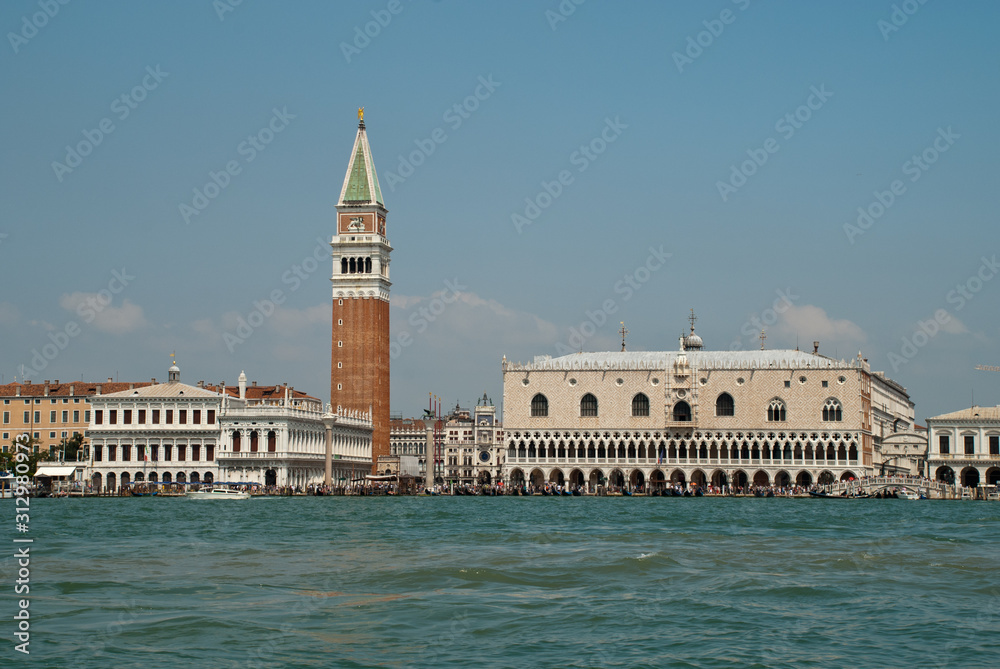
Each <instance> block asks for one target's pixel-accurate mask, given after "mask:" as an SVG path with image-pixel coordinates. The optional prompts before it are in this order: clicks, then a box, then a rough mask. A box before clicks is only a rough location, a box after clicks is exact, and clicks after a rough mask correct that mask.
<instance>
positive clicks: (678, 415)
mask: <svg viewBox="0 0 1000 669" xmlns="http://www.w3.org/2000/svg"><path fill="white" fill-rule="evenodd" d="M674 420H675V421H678V422H687V421H689V420H691V405H690V404H688V403H687V402H678V403H677V404H675V405H674Z"/></svg>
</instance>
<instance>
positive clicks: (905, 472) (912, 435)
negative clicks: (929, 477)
mask: <svg viewBox="0 0 1000 669" xmlns="http://www.w3.org/2000/svg"><path fill="white" fill-rule="evenodd" d="M873 464H874V466H875V472H876V473H877V474H885V475H888V476H892V475H901V476H923V475H924V472H925V471H926V470H927V428H925V427H921V426H920V425H914V426H913V427H912V429H908V430H902V431H899V432H893V433H892V434H886V435H884V436H882V438H881V439H878V440H875V441H874V462H873Z"/></svg>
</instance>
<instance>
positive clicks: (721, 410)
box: [715, 393, 736, 416]
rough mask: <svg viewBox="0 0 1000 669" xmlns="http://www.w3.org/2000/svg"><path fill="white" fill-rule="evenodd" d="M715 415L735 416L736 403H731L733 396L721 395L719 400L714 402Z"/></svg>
mask: <svg viewBox="0 0 1000 669" xmlns="http://www.w3.org/2000/svg"><path fill="white" fill-rule="evenodd" d="M715 415H716V416H735V415H736V403H735V402H733V396H732V395H730V394H729V393H722V394H721V395H719V398H718V399H717V400H715Z"/></svg>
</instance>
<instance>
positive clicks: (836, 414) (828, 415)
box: [823, 398, 844, 422]
mask: <svg viewBox="0 0 1000 669" xmlns="http://www.w3.org/2000/svg"><path fill="white" fill-rule="evenodd" d="M843 419H844V410H843V408H842V407H841V406H840V402H838V401H837V400H835V399H833V398H830V399H828V400H827V401H826V404H824V405H823V420H826V421H837V422H840V421H842V420H843Z"/></svg>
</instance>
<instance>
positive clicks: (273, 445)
mask: <svg viewBox="0 0 1000 669" xmlns="http://www.w3.org/2000/svg"><path fill="white" fill-rule="evenodd" d="M277 445H278V437H277V435H276V434H275V433H274V430H270V431H269V432H268V433H267V451H268V453H274V452H275V450H277Z"/></svg>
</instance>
